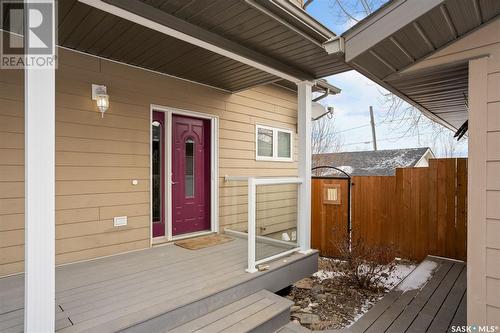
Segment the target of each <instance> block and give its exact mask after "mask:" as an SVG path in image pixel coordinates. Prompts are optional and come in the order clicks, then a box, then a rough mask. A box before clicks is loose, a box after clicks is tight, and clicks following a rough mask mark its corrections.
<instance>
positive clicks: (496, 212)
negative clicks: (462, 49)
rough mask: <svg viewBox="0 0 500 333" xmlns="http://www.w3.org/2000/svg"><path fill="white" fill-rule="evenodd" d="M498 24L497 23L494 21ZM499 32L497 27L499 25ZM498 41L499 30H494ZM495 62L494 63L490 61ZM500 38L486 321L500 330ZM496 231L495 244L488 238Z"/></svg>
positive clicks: (489, 153)
mask: <svg viewBox="0 0 500 333" xmlns="http://www.w3.org/2000/svg"><path fill="white" fill-rule="evenodd" d="M497 21H498V20H497ZM499 28H500V25H499ZM497 37H498V30H497ZM492 58H494V59H493V60H491V59H492ZM499 58H500V37H498V41H497V43H496V45H495V48H494V52H493V54H491V55H490V58H489V59H488V79H487V85H488V94H487V96H488V97H487V117H486V118H487V129H486V146H487V149H486V235H487V238H486V276H487V277H486V295H487V297H486V320H487V323H488V324H490V325H497V326H500V243H499V241H498V239H499V238H500V232H499V231H500V230H498V229H499V225H500V61H498V59H499ZM495 229H497V232H496V233H493V235H496V237H494V238H496V240H492V237H488V235H489V232H490V231H492V230H493V231H494V230H495Z"/></svg>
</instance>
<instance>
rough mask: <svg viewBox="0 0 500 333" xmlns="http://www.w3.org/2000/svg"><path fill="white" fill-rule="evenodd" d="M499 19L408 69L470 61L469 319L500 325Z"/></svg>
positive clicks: (474, 321)
mask: <svg viewBox="0 0 500 333" xmlns="http://www.w3.org/2000/svg"><path fill="white" fill-rule="evenodd" d="M498 31H500V19H497V20H494V21H492V22H491V23H489V24H487V25H485V26H484V27H482V28H481V29H479V30H476V31H474V32H472V33H471V34H469V35H467V36H465V37H464V38H462V39H460V40H458V41H456V42H454V43H452V44H450V45H449V46H448V47H446V48H445V49H443V50H441V51H439V52H436V53H435V54H433V55H432V56H430V57H429V58H428V59H426V60H425V61H422V62H420V63H418V64H417V65H415V66H413V67H412V68H410V70H417V69H424V68H433V67H435V66H441V65H446V64H449V63H456V62H460V61H469V202H468V226H467V227H468V249H467V251H468V254H467V255H468V262H467V270H468V274H467V292H468V295H467V303H468V309H467V310H468V311H467V320H468V322H469V324H471V325H481V324H488V325H498V326H500V303H499V300H500V271H499V269H498V267H500V241H499V239H500V237H499V235H500V208H499V207H500V35H499V34H498Z"/></svg>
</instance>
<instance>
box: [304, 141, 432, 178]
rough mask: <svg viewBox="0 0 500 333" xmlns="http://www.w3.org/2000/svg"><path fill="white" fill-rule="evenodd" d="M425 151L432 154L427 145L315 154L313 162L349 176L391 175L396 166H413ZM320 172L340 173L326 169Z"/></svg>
mask: <svg viewBox="0 0 500 333" xmlns="http://www.w3.org/2000/svg"><path fill="white" fill-rule="evenodd" d="M427 152H430V156H431V157H433V156H434V155H433V154H432V151H431V149H430V148H427V147H426V148H407V149H390V150H376V151H355V152H343V153H326V154H315V155H313V164H314V165H315V166H333V167H337V168H339V169H341V170H343V171H345V172H347V173H348V174H350V175H351V176H393V175H395V173H396V168H406V167H414V166H415V165H416V164H417V163H418V162H419V161H420V160H421V159H422V158H423V157H424V156H425V155H426V153H427ZM321 174H323V175H325V174H327V175H339V176H340V175H341V173H340V172H336V171H333V170H330V171H328V170H327V169H326V170H324V171H322V172H321Z"/></svg>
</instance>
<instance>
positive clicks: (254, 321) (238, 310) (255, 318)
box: [168, 290, 293, 333]
mask: <svg viewBox="0 0 500 333" xmlns="http://www.w3.org/2000/svg"><path fill="white" fill-rule="evenodd" d="M292 304H293V303H292V302H291V301H290V300H288V299H286V298H283V297H280V296H278V295H275V294H273V293H271V292H270V291H267V290H261V291H258V292H256V293H254V294H251V295H249V296H247V297H244V298H242V299H240V300H237V301H235V302H233V303H230V304H228V305H226V306H223V307H221V308H219V309H217V310H215V311H212V312H210V313H208V314H206V315H203V316H201V317H199V318H196V319H194V320H192V321H189V322H187V323H185V324H182V325H181V326H178V327H176V328H174V329H171V330H169V331H168V332H170V333H187V332H203V333H216V332H224V333H226V332H235V333H239V332H252V333H260V332H262V333H268V332H274V331H276V330H277V329H279V328H280V327H282V326H283V325H285V324H286V323H287V322H288V321H289V320H290V306H292Z"/></svg>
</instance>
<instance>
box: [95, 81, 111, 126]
mask: <svg viewBox="0 0 500 333" xmlns="http://www.w3.org/2000/svg"><path fill="white" fill-rule="evenodd" d="M92 99H93V100H94V101H96V104H97V108H98V109H99V111H101V118H104V113H105V112H106V111H107V110H108V108H109V96H108V94H107V89H106V86H103V85H98V84H93V85H92Z"/></svg>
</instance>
